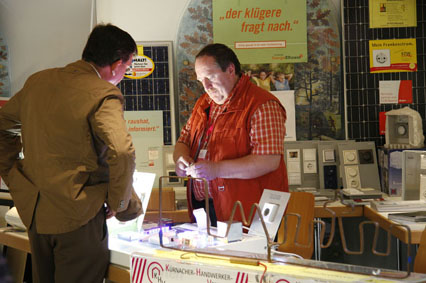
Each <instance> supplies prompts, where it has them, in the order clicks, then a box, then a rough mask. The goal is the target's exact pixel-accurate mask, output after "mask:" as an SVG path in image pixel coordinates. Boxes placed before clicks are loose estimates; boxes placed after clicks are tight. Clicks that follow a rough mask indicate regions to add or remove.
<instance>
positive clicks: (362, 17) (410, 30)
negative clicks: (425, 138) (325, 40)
mask: <svg viewBox="0 0 426 283" xmlns="http://www.w3.org/2000/svg"><path fill="white" fill-rule="evenodd" d="M368 4H369V1H368V0H344V1H343V18H344V24H343V26H344V27H343V33H344V35H343V36H344V37H343V40H344V54H345V69H344V72H345V74H344V76H345V85H346V89H345V95H346V101H347V108H346V110H347V123H348V138H349V139H354V140H357V141H366V140H370V141H375V142H376V145H383V144H384V143H385V136H383V135H382V136H381V135H379V112H384V111H389V110H392V109H397V108H401V107H405V106H407V104H382V105H380V104H379V81H386V80H411V81H412V83H413V103H412V104H409V105H408V106H410V107H411V108H412V109H414V110H416V111H418V112H419V113H420V115H421V116H422V118H423V127H424V129H426V124H425V118H426V104H425V96H426V92H425V87H426V28H425V25H426V1H423V0H417V27H404V28H374V29H370V28H369V14H368V12H369V9H368ZM399 38H401V39H402V38H416V39H417V40H416V41H417V64H418V70H417V72H398V73H373V74H372V73H370V72H369V68H370V66H369V45H368V44H369V40H380V39H399Z"/></svg>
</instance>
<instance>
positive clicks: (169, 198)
mask: <svg viewBox="0 0 426 283" xmlns="http://www.w3.org/2000/svg"><path fill="white" fill-rule="evenodd" d="M161 193H162V199H161V206H162V210H164V211H170V210H176V204H175V191H174V190H173V188H162V189H161ZM159 204H160V195H159V189H158V188H153V189H152V192H151V197H150V198H149V202H148V208H147V210H148V211H158V210H159V208H160V207H159Z"/></svg>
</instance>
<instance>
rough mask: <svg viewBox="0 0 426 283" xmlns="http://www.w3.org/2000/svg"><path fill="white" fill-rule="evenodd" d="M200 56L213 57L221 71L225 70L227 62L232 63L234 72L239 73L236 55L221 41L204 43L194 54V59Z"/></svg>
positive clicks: (239, 67) (239, 68)
mask: <svg viewBox="0 0 426 283" xmlns="http://www.w3.org/2000/svg"><path fill="white" fill-rule="evenodd" d="M202 56H211V57H213V58H214V59H215V61H216V63H217V64H218V65H219V66H220V68H221V69H222V71H224V72H225V71H226V68H228V66H229V64H230V63H232V64H234V66H235V73H236V74H237V75H241V64H240V61H239V60H238V58H237V55H236V54H235V53H234V51H232V49H231V48H229V47H228V46H226V45H224V44H221V43H212V44H209V45H206V46H205V47H204V48H203V49H201V51H200V52H198V54H197V55H196V56H195V59H197V58H199V57H202Z"/></svg>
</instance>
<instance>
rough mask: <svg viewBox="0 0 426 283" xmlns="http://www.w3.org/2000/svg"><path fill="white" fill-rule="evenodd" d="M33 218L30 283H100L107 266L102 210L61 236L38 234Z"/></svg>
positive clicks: (30, 231)
mask: <svg viewBox="0 0 426 283" xmlns="http://www.w3.org/2000/svg"><path fill="white" fill-rule="evenodd" d="M35 224H36V223H35V217H34V220H33V223H32V225H31V227H30V229H29V231H28V237H29V239H30V245H31V259H32V269H33V272H32V273H33V282H35V283H54V282H56V283H80V282H91V283H92V282H93V283H96V282H103V279H104V278H105V274H106V271H107V268H108V264H109V250H108V231H107V227H106V219H105V211H104V208H102V209H101V211H99V213H98V214H97V215H96V216H95V217H94V218H93V219H92V220H90V221H89V223H87V224H86V225H84V226H82V227H80V228H79V229H77V230H74V231H71V232H68V233H63V234H38V233H37V231H36V225H35Z"/></svg>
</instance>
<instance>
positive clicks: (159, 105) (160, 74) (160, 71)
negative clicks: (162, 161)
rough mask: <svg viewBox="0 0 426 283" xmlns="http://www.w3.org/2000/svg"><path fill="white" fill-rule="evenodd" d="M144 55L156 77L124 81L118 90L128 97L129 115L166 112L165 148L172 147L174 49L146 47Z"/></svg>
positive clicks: (153, 75)
mask: <svg viewBox="0 0 426 283" xmlns="http://www.w3.org/2000/svg"><path fill="white" fill-rule="evenodd" d="M143 52H144V55H145V56H147V57H149V58H151V59H152V61H153V62H154V64H155V69H154V72H153V73H152V74H150V75H149V76H148V77H145V78H142V79H128V78H124V79H123V80H122V81H121V83H120V84H119V85H118V87H119V88H120V89H121V92H122V93H123V94H124V98H125V105H124V110H125V111H149V110H162V111H163V126H164V144H165V145H171V144H172V119H174V117H171V116H172V114H171V113H172V107H173V106H172V105H171V101H173V100H172V95H173V84H172V82H173V81H172V76H173V74H171V72H170V71H169V70H170V68H169V67H170V66H171V65H170V64H172V62H171V60H172V54H171V47H170V46H167V45H161V44H158V45H155V44H154V45H152V46H149V45H144V48H143Z"/></svg>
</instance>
